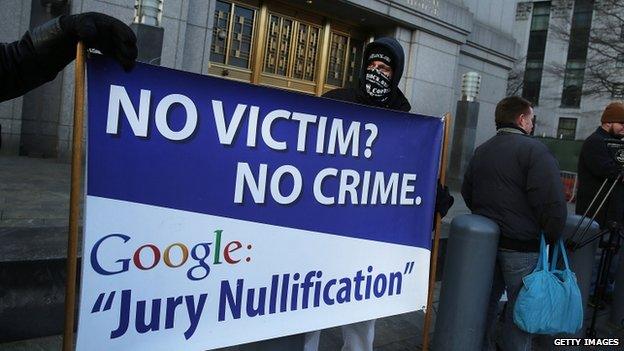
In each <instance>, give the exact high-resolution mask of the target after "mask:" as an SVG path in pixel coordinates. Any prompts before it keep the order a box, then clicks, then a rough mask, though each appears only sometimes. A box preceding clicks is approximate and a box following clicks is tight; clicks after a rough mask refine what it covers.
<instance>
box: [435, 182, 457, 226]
mask: <svg viewBox="0 0 624 351" xmlns="http://www.w3.org/2000/svg"><path fill="white" fill-rule="evenodd" d="M454 202H455V198H454V197H453V196H451V193H450V192H449V189H448V187H447V186H442V184H441V183H440V181H438V190H437V193H436V204H435V211H436V213H439V214H440V217H444V216H446V214H447V213H448V210H449V209H450V208H451V206H453V203H454Z"/></svg>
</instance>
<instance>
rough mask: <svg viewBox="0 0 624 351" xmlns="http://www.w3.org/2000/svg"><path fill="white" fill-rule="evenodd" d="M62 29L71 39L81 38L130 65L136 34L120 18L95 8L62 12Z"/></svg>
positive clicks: (89, 46)
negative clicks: (73, 13)
mask: <svg viewBox="0 0 624 351" xmlns="http://www.w3.org/2000/svg"><path fill="white" fill-rule="evenodd" d="M59 21H60V25H61V29H62V30H63V32H64V33H65V34H66V35H67V36H68V37H69V38H70V39H72V40H73V41H74V44H76V43H77V42H78V41H83V42H84V43H85V45H86V47H87V48H90V49H97V50H99V51H100V52H102V54H104V55H106V56H110V57H112V58H114V59H116V60H117V61H119V63H120V64H121V65H122V66H123V68H124V69H125V70H126V71H128V70H130V69H132V67H134V61H135V60H136V58H137V55H138V49H137V46H136V41H137V39H136V35H134V32H133V31H132V29H130V27H128V26H127V25H126V24H124V23H123V22H121V21H120V20H118V19H116V18H113V17H110V16H107V15H105V14H102V13H97V12H87V13H81V14H77V15H70V16H62V17H61V18H60V19H59Z"/></svg>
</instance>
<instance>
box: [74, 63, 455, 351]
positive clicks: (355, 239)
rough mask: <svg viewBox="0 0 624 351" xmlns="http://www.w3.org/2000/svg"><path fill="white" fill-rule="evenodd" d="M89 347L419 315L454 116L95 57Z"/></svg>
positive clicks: (84, 346) (84, 328)
mask: <svg viewBox="0 0 624 351" xmlns="http://www.w3.org/2000/svg"><path fill="white" fill-rule="evenodd" d="M87 74H88V75H87V79H88V112H89V121H88V164H87V197H86V212H85V221H86V223H85V228H86V229H85V235H84V240H83V265H82V289H81V295H80V316H79V325H78V345H77V348H78V350H150V351H155V350H163V351H165V350H166V351H170V350H206V349H212V348H219V347H225V346H229V345H235V344H241V343H247V342H251V341H256V340H262V339H268V338H274V337H278V336H284V335H291V334H296V333H302V332H306V331H311V330H318V329H322V328H327V327H333V326H338V325H343V324H348V323H353V322H358V321H363V320H369V319H374V318H379V317H384V316H389V315H394V314H399V313H405V312H410V311H415V310H419V309H422V308H423V307H424V306H425V304H426V295H427V284H428V275H429V257H430V240H431V228H432V222H433V208H434V202H435V195H434V194H435V185H436V182H437V180H436V179H437V173H438V164H439V157H440V147H441V138H442V126H443V123H442V121H441V119H439V118H434V117H426V116H418V115H413V114H408V113H399V112H393V111H388V110H383V109H376V108H369V107H365V106H360V105H356V104H351V103H344V102H339V101H334V100H329V99H323V98H317V97H312V96H308V95H303V94H297V93H291V92H286V91H281V90H277V89H270V88H265V87H259V86H254V85H250V84H245V83H238V82H234V81H230V80H224V79H218V78H211V77H206V76H201V75H196V74H190V73H185V72H179V71H175V70H170V69H165V68H161V67H153V66H149V65H143V64H139V65H137V67H136V68H135V69H134V70H133V71H132V72H131V73H125V72H123V71H122V70H121V68H120V67H119V66H118V65H117V64H116V63H114V62H111V61H108V60H106V59H103V58H96V59H92V60H90V61H89V62H88V71H87Z"/></svg>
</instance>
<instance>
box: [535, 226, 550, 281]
mask: <svg viewBox="0 0 624 351" xmlns="http://www.w3.org/2000/svg"><path fill="white" fill-rule="evenodd" d="M540 268H541V269H542V270H543V271H545V272H548V250H547V249H546V240H544V235H543V234H542V235H541V236H540V254H539V258H538V259H537V266H536V267H535V270H534V271H538V270H539V269H540Z"/></svg>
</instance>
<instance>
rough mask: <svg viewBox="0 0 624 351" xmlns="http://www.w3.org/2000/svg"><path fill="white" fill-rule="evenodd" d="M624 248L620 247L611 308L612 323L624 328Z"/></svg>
mask: <svg viewBox="0 0 624 351" xmlns="http://www.w3.org/2000/svg"><path fill="white" fill-rule="evenodd" d="M623 250H624V248H622V247H620V252H619V256H620V262H619V263H618V265H617V271H616V273H615V291H614V292H613V306H611V316H610V317H611V318H609V320H610V321H611V323H613V324H615V325H616V326H618V327H619V328H624V252H623Z"/></svg>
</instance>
